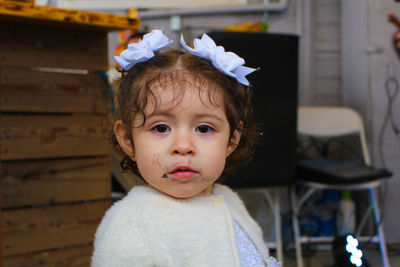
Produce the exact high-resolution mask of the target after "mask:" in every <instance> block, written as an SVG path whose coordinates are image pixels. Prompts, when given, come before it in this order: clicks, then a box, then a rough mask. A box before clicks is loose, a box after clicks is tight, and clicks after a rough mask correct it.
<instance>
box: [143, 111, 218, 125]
mask: <svg viewBox="0 0 400 267" xmlns="http://www.w3.org/2000/svg"><path fill="white" fill-rule="evenodd" d="M157 116H164V117H168V118H173V117H175V115H174V114H173V113H172V112H169V111H168V110H155V111H154V112H152V113H150V114H148V115H147V118H152V117H157ZM193 117H194V118H195V119H203V118H212V119H215V120H217V121H219V122H223V121H224V119H223V118H221V116H218V115H215V114H214V113H211V112H209V113H208V112H206V113H195V114H193Z"/></svg>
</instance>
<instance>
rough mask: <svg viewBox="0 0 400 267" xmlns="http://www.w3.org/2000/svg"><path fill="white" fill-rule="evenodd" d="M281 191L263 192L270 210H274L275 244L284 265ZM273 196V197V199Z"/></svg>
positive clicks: (279, 259) (279, 258)
mask: <svg viewBox="0 0 400 267" xmlns="http://www.w3.org/2000/svg"><path fill="white" fill-rule="evenodd" d="M277 190H279V189H271V190H268V189H267V190H262V191H261V192H262V194H263V195H264V198H265V200H266V201H267V203H268V205H269V208H271V209H272V210H273V213H274V230H275V244H276V254H277V258H278V261H280V262H281V263H282V265H283V244H282V243H283V242H282V229H281V206H280V197H279V195H280V194H279V193H280V192H279V191H277ZM271 192H272V194H271ZM271 195H272V197H271Z"/></svg>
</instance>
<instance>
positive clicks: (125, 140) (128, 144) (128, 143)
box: [114, 120, 134, 160]
mask: <svg viewBox="0 0 400 267" xmlns="http://www.w3.org/2000/svg"><path fill="white" fill-rule="evenodd" d="M114 134H115V137H116V138H117V141H118V144H119V146H120V147H121V149H122V150H123V151H124V153H125V154H126V155H128V156H130V157H132V156H131V155H134V149H133V144H132V140H131V138H129V135H128V134H127V132H126V128H125V126H124V123H123V122H122V121H120V120H118V121H116V122H115V124H114ZM133 160H134V159H133Z"/></svg>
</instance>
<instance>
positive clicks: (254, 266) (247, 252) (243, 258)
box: [233, 221, 281, 267]
mask: <svg viewBox="0 0 400 267" xmlns="http://www.w3.org/2000/svg"><path fill="white" fill-rule="evenodd" d="M233 226H234V230H235V238H236V246H237V248H238V252H239V257H240V266H242V267H265V266H268V267H280V266H281V264H280V263H279V262H277V261H276V259H274V258H273V257H269V258H268V259H263V258H262V257H261V255H260V253H259V252H258V250H257V248H256V246H255V245H254V244H253V242H252V241H251V240H250V239H249V237H248V236H247V234H246V233H245V232H244V231H243V230H242V228H241V227H240V226H239V225H238V224H237V223H236V222H235V221H234V222H233Z"/></svg>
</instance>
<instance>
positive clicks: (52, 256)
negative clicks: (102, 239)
mask: <svg viewBox="0 0 400 267" xmlns="http://www.w3.org/2000/svg"><path fill="white" fill-rule="evenodd" d="M92 252H93V247H92V246H91V245H88V246H79V247H73V248H65V249H57V250H50V251H43V252H38V253H28V254H23V255H18V256H9V257H5V258H4V263H3V267H32V266H41V267H87V266H90V259H91V256H92Z"/></svg>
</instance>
